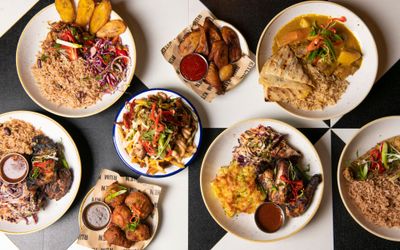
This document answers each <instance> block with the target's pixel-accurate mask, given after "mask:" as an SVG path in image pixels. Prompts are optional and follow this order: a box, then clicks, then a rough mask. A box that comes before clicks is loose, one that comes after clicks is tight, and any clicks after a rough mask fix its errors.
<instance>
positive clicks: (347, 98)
mask: <svg viewBox="0 0 400 250" xmlns="http://www.w3.org/2000/svg"><path fill="white" fill-rule="evenodd" d="M306 14H320V15H327V16H332V17H340V16H345V17H346V18H347V21H346V22H345V25H346V27H347V28H349V29H350V30H351V31H352V32H353V34H354V35H355V37H356V38H357V40H358V41H359V43H360V46H361V50H362V51H361V52H362V54H363V59H362V64H361V67H360V69H358V70H357V72H356V73H355V74H354V75H352V76H350V77H348V78H347V80H348V81H349V85H348V87H347V89H346V91H345V93H344V94H343V95H342V97H341V98H340V100H339V101H338V102H337V103H336V104H335V105H333V106H328V107H326V108H324V109H323V110H316V111H307V110H300V109H296V108H294V107H292V106H290V105H288V104H285V103H278V105H279V106H280V107H282V108H283V109H284V110H286V111H287V112H289V113H291V114H292V115H294V116H297V117H300V118H304V119H313V120H327V119H332V118H334V117H338V116H342V115H344V114H346V113H348V112H350V111H351V110H353V109H354V108H355V107H357V106H358V105H359V104H360V103H361V102H362V101H363V100H364V99H365V97H366V96H367V95H368V93H369V91H370V90H371V88H372V86H373V84H374V82H375V78H376V74H377V71H378V52H377V48H376V44H375V40H374V38H373V36H372V34H371V32H370V30H369V29H368V27H367V25H366V24H365V23H364V22H363V21H362V20H361V18H359V17H358V16H357V15H356V14H354V13H353V12H352V11H350V10H349V9H347V8H345V7H343V6H341V5H339V4H336V3H332V2H327V1H306V2H302V3H299V4H295V5H292V6H290V7H288V8H286V9H285V10H283V11H282V12H280V13H279V14H278V15H276V16H275V17H274V18H273V19H272V20H271V21H270V22H269V24H268V25H267V26H266V28H265V29H264V31H263V33H262V35H261V37H260V40H259V42H258V46H257V55H256V65H257V70H258V72H261V69H262V66H263V65H264V63H265V62H266V61H267V59H268V58H269V57H270V56H271V55H272V45H273V42H274V37H275V35H276V33H277V32H278V31H279V30H280V29H281V28H282V27H283V26H284V25H285V24H287V23H288V22H290V21H291V20H292V19H294V18H295V17H298V16H301V15H306ZM260 91H261V89H260Z"/></svg>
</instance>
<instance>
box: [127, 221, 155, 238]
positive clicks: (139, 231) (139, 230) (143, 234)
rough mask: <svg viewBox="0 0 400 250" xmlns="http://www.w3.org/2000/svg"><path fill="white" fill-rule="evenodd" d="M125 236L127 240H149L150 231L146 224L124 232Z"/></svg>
mask: <svg viewBox="0 0 400 250" xmlns="http://www.w3.org/2000/svg"><path fill="white" fill-rule="evenodd" d="M125 235H126V238H127V239H128V240H131V241H142V240H148V239H150V236H151V235H150V229H149V227H148V226H147V225H146V224H139V225H138V226H137V227H136V228H135V229H134V230H130V229H127V230H125Z"/></svg>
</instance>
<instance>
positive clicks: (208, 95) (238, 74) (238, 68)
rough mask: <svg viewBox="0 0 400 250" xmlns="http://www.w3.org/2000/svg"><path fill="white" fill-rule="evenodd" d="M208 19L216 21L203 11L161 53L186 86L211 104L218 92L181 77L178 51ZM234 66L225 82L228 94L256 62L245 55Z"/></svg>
mask: <svg viewBox="0 0 400 250" xmlns="http://www.w3.org/2000/svg"><path fill="white" fill-rule="evenodd" d="M207 17H210V18H211V19H212V20H213V21H214V20H215V17H214V16H213V15H212V14H211V13H210V12H209V11H202V12H201V13H200V14H199V15H198V16H197V17H196V18H195V19H194V20H193V24H192V25H191V26H190V27H186V28H185V29H184V30H183V31H182V32H181V33H179V34H178V36H177V37H176V38H175V39H174V40H172V41H170V42H169V43H168V44H167V45H165V46H164V47H163V48H162V49H161V53H162V54H163V56H164V58H165V60H167V61H168V62H169V63H170V64H172V66H173V67H174V69H175V71H176V73H177V74H178V76H179V78H181V80H182V81H183V82H184V83H185V84H186V86H188V87H189V88H191V89H192V90H193V91H194V92H196V93H197V94H198V95H199V96H200V97H201V98H203V99H204V100H206V101H208V102H211V101H212V100H213V99H214V98H215V97H216V96H217V91H216V90H215V89H214V88H213V87H212V86H211V85H210V84H208V83H207V82H206V81H204V80H202V81H197V82H191V81H187V80H186V79H184V78H183V77H182V76H181V74H180V70H179V64H180V62H181V59H182V56H181V55H180V53H179V49H178V46H179V44H180V42H181V41H182V39H183V37H184V36H185V34H187V33H188V32H191V31H192V29H195V28H196V27H197V26H198V24H201V25H203V24H204V20H205V19H206V18H207ZM216 25H217V24H216ZM217 26H218V25H217ZM219 28H221V27H219ZM238 35H239V34H238ZM233 64H234V65H235V72H234V73H233V76H232V77H231V78H230V79H229V80H227V81H225V82H223V84H224V88H225V91H226V92H228V91H229V90H231V89H232V88H234V87H235V86H236V85H238V84H239V83H240V82H241V81H242V80H243V78H244V77H245V76H246V75H247V74H248V73H249V72H250V70H251V69H252V68H253V67H254V62H253V61H252V60H251V59H250V57H249V56H248V55H245V54H243V55H242V57H241V58H240V59H239V60H238V61H236V62H234V63H233Z"/></svg>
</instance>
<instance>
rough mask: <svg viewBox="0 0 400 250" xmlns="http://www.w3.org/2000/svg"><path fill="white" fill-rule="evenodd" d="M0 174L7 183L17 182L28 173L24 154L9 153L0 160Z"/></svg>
mask: <svg viewBox="0 0 400 250" xmlns="http://www.w3.org/2000/svg"><path fill="white" fill-rule="evenodd" d="M0 168H1V169H0V175H1V178H2V179H3V181H5V182H7V183H12V184H14V183H19V182H21V181H23V180H24V179H25V178H26V176H27V175H28V169H29V165H28V162H27V160H26V159H25V157H24V156H22V155H20V154H17V153H11V154H8V155H5V156H4V157H3V158H2V159H1V161H0Z"/></svg>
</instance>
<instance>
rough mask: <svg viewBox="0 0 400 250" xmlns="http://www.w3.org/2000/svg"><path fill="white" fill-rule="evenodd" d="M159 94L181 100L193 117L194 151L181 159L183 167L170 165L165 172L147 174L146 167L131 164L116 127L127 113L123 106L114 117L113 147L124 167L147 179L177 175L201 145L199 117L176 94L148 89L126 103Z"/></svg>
mask: <svg viewBox="0 0 400 250" xmlns="http://www.w3.org/2000/svg"><path fill="white" fill-rule="evenodd" d="M160 92H161V93H165V94H166V95H167V96H169V97H170V98H181V100H182V101H183V103H184V105H185V106H186V107H187V108H189V110H190V112H191V115H192V116H193V117H194V119H195V120H197V130H196V132H195V134H194V137H193V142H194V146H195V151H194V152H193V153H192V154H191V155H190V156H188V157H186V158H183V159H182V162H183V164H184V166H183V167H178V166H176V165H172V166H169V167H167V168H165V169H164V170H165V172H158V173H155V174H149V173H148V170H149V168H148V167H141V166H140V165H139V164H137V163H134V162H132V160H131V157H130V156H129V155H128V153H127V151H126V150H125V149H124V146H123V145H124V142H123V139H122V138H123V137H122V136H121V133H119V131H118V125H117V124H118V123H121V122H122V121H123V117H124V113H126V112H128V109H127V105H124V106H123V107H122V108H121V109H120V110H119V112H118V113H117V116H116V117H115V121H114V126H113V142H114V147H115V150H116V151H117V153H118V156H119V157H120V158H121V160H122V161H123V162H124V163H125V165H126V166H128V167H129V168H130V169H131V170H133V171H134V172H136V173H137V174H140V175H144V176H148V177H156V178H158V177H168V176H171V175H174V174H177V173H179V172H180V171H182V170H183V169H184V168H185V167H186V166H188V165H189V164H190V163H191V161H192V160H193V159H194V158H195V157H196V155H197V152H198V149H199V147H200V145H201V138H202V125H201V121H200V118H199V115H198V114H197V111H196V109H195V108H194V106H193V105H192V104H191V103H190V102H189V101H188V100H187V99H186V98H185V97H184V96H182V95H180V94H179V93H177V92H174V91H171V90H167V89H149V90H145V91H143V92H140V93H137V94H135V95H134V96H132V97H131V98H130V99H129V100H127V103H130V102H132V100H135V99H139V98H146V97H148V96H149V95H156V94H157V93H160Z"/></svg>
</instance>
